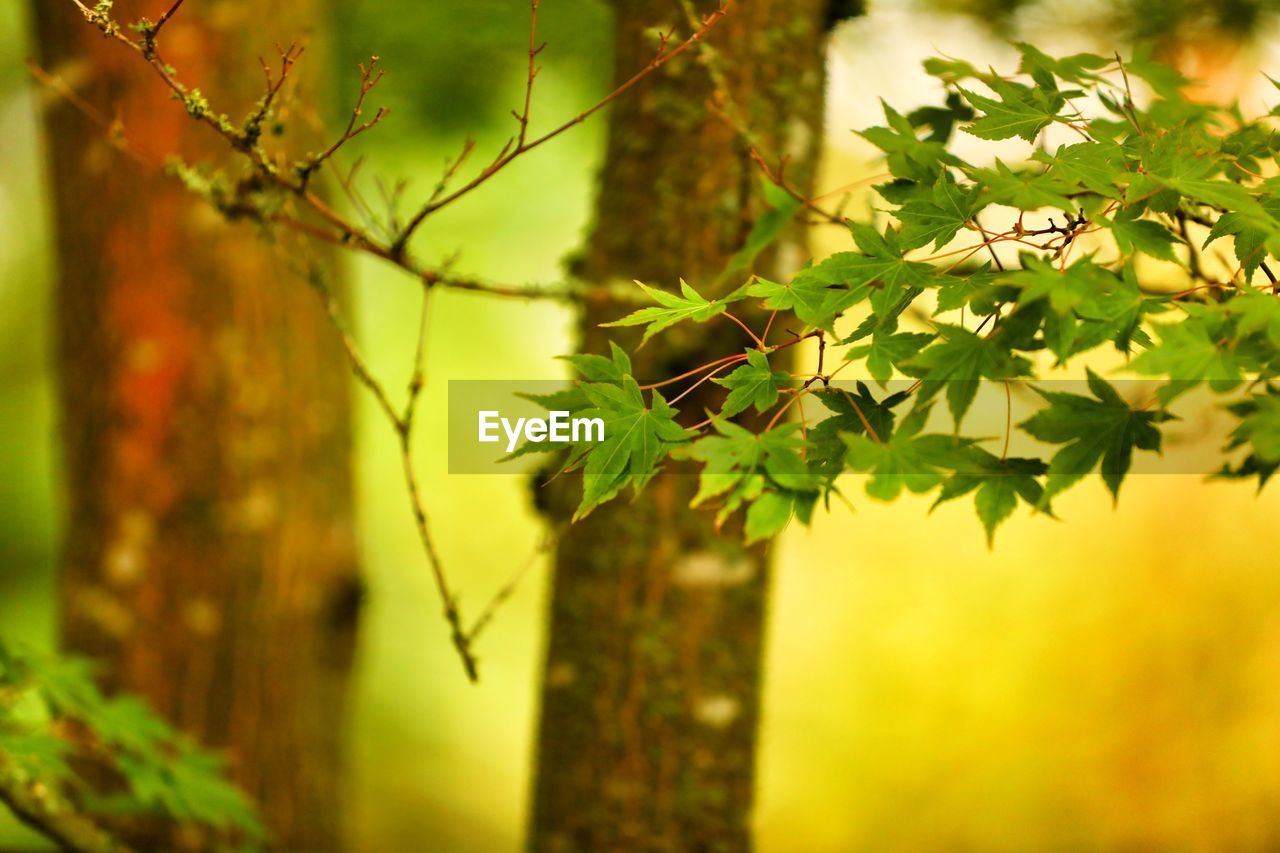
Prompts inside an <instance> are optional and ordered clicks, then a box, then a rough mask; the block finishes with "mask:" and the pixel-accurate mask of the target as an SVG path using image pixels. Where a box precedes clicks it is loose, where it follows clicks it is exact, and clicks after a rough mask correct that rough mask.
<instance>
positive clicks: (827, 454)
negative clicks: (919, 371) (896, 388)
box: [806, 382, 907, 477]
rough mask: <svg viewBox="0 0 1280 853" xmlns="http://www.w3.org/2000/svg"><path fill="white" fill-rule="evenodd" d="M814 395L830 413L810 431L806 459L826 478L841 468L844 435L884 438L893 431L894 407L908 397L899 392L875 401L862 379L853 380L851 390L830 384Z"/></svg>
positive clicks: (843, 452) (878, 439)
mask: <svg viewBox="0 0 1280 853" xmlns="http://www.w3.org/2000/svg"><path fill="white" fill-rule="evenodd" d="M813 396H815V397H817V398H818V400H819V401H820V402H821V403H822V405H823V406H825V407H826V408H827V409H828V410H830V411H831V412H832V415H831V417H828V418H824V419H822V420H821V421H819V422H818V424H817V426H814V427H812V428H811V429H810V430H809V435H808V442H809V447H808V453H807V456H806V458H807V460H808V462H809V464H810V466H811V468H812V469H813V470H814V471H816V472H818V473H820V474H823V475H825V476H828V477H835V476H836V475H837V474H839V473H840V471H841V470H843V468H844V457H845V452H846V446H845V443H844V436H845V435H869V436H870V437H871V438H872V439H873V440H874V441H880V440H881V439H882V438H887V437H888V436H889V434H890V433H892V432H893V424H894V420H895V418H894V414H893V407H894V406H896V405H898V404H899V403H901V402H902V401H903V400H905V399H907V395H906V394H905V393H898V394H893V395H891V396H889V397H886V398H885V399H883V400H877V399H876V398H875V396H874V395H872V393H871V390H870V389H869V388H867V386H866V385H865V384H864V383H862V382H858V383H856V385H855V386H854V390H853V391H848V390H846V389H845V388H843V387H838V386H837V385H836V384H835V383H833V384H832V386H831V387H829V388H820V389H818V390H817V391H814V392H813ZM868 427H870V433H868Z"/></svg>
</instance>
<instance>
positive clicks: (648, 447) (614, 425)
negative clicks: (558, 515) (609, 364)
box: [574, 376, 690, 519]
mask: <svg viewBox="0 0 1280 853" xmlns="http://www.w3.org/2000/svg"><path fill="white" fill-rule="evenodd" d="M583 391H584V392H585V393H586V395H587V398H588V399H589V400H590V402H591V404H592V408H590V409H587V410H586V411H584V412H583V413H582V416H583V417H587V418H600V419H602V420H603V421H604V424H605V428H604V436H605V437H604V441H602V442H599V443H597V444H592V445H590V449H589V450H588V451H587V452H586V454H585V459H586V462H585V465H584V466H583V471H582V475H583V486H582V501H581V503H579V504H578V509H577V511H576V512H575V513H574V518H575V519H578V518H582V517H583V516H585V515H587V514H588V513H589V512H591V510H592V509H594V508H595V507H597V506H599V505H600V504H602V503H604V502H605V501H607V500H610V499H611V498H613V497H615V496H616V495H617V494H618V492H620V491H622V489H623V488H625V487H626V486H628V485H630V486H634V487H635V488H636V489H641V488H644V486H645V484H647V483H648V482H649V480H651V479H652V478H653V476H654V475H655V474H657V472H658V463H659V462H660V461H661V460H662V458H663V457H664V456H665V455H666V454H667V453H668V452H669V451H670V449H671V448H672V447H673V446H674V445H676V444H679V443H682V442H684V441H686V440H687V439H688V438H689V436H690V433H689V432H688V431H687V430H685V429H684V428H683V427H682V426H680V425H679V424H677V423H676V421H675V416H676V414H677V412H676V410H675V409H673V408H671V407H670V406H669V405H667V401H666V400H665V399H663V397H662V395H661V394H659V393H658V392H657V391H654V392H653V405H652V407H650V406H646V405H645V401H644V394H643V392H642V391H641V390H640V386H639V385H638V384H636V381H635V379H633V378H631V377H630V376H627V377H624V378H623V380H622V382H621V383H620V384H618V385H609V384H590V385H584V386H583Z"/></svg>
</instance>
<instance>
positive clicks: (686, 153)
mask: <svg viewBox="0 0 1280 853" xmlns="http://www.w3.org/2000/svg"><path fill="white" fill-rule="evenodd" d="M614 5H615V9H616V14H617V23H616V48H615V49H616V57H615V67H616V75H617V78H618V79H622V78H624V77H627V76H629V75H630V74H632V73H634V71H635V69H637V68H640V67H641V66H643V65H644V64H645V63H646V62H647V61H648V60H649V58H650V57H651V56H652V54H653V51H654V49H655V42H654V40H653V31H654V30H655V29H661V30H668V29H670V28H671V27H672V26H673V25H676V24H682V23H683V18H682V17H681V15H680V11H679V10H680V5H679V3H677V2H673V0H617V2H615V4H614ZM697 7H698V9H699V11H701V12H709V11H711V10H712V9H714V7H715V4H714V3H711V2H701V3H698V4H697ZM827 7H828V2H827V0H751V2H741V3H738V4H736V5H735V7H734V9H733V11H732V12H731V13H730V14H729V15H728V17H726V18H725V19H724V21H723V22H721V24H720V25H719V26H718V27H717V28H716V30H715V31H714V33H713V34H712V37H711V39H710V41H711V43H712V44H713V45H714V47H715V50H716V55H717V56H718V58H719V63H718V64H719V67H720V68H721V69H722V70H723V72H724V75H725V78H726V83H727V85H728V88H729V90H730V92H731V94H732V100H733V102H735V103H736V104H737V105H738V107H740V109H741V111H742V114H743V115H742V117H743V118H744V119H745V120H746V123H747V124H748V125H749V127H750V128H751V130H752V131H753V132H754V133H755V134H756V135H757V136H758V139H759V142H760V144H761V145H762V147H763V148H764V149H766V150H768V151H770V152H771V153H772V154H773V155H775V156H776V155H779V154H783V153H785V154H787V155H789V156H790V158H791V161H790V165H789V166H788V170H787V175H788V178H789V179H790V180H791V181H793V182H794V183H795V184H796V186H798V187H799V188H800V189H801V190H802V191H806V192H807V191H808V190H809V189H810V187H811V185H812V179H813V172H814V165H815V160H816V155H817V151H818V148H819V145H820V143H821V137H822V129H823V128H822V113H823V95H824V83H825V76H824V70H825V24H826V20H825V18H826V15H825V13H826V12H827V11H828V8H827ZM686 32H687V29H686ZM696 53H697V52H696V51H695V52H694V54H696ZM694 54H691V55H689V56H688V57H687V58H682V59H681V60H679V61H678V62H676V63H673V64H672V65H671V66H668V69H667V70H665V71H664V72H663V73H662V74H659V75H658V76H657V77H656V78H654V79H652V80H649V81H647V82H646V83H645V84H644V86H643V87H642V88H641V89H640V90H638V91H637V92H635V93H633V94H631V95H629V96H628V97H626V98H624V99H622V100H621V101H620V102H619V103H618V104H617V105H615V106H614V107H613V113H612V118H611V124H610V130H609V141H608V149H607V155H606V161H605V165H604V169H603V174H602V176H601V184H600V195H599V201H598V203H597V213H596V222H595V227H594V232H593V234H592V237H591V240H590V241H589V244H588V247H587V249H586V251H585V254H584V257H583V258H582V259H581V260H580V261H579V264H578V269H577V270H576V272H577V273H578V274H579V275H581V276H582V277H584V278H585V279H587V280H589V281H593V282H597V283H600V284H605V283H608V282H611V281H615V280H624V281H629V280H631V279H640V280H643V281H647V282H649V283H651V284H655V285H660V286H664V287H672V286H674V284H675V283H676V281H677V279H678V278H680V277H683V278H685V279H687V280H688V281H690V282H691V283H694V284H695V285H700V286H702V287H704V288H705V287H707V286H708V285H710V284H711V282H712V281H713V280H714V279H716V277H717V275H718V274H719V273H720V272H721V271H722V270H723V269H724V267H725V266H726V262H727V261H728V259H729V257H730V256H731V255H732V254H733V253H734V252H735V251H736V250H737V249H739V248H740V247H741V246H742V244H743V242H744V240H745V237H746V235H747V233H748V232H749V230H750V228H751V225H752V222H753V220H754V219H755V218H756V217H757V216H759V214H760V213H761V212H762V209H763V206H762V199H761V191H760V189H761V184H760V178H759V173H758V170H757V168H756V167H755V165H754V164H753V163H752V162H751V160H750V158H749V156H748V152H749V148H748V146H747V145H746V144H745V143H744V142H743V141H742V140H741V139H740V138H739V136H738V134H737V133H736V132H735V131H734V130H733V129H732V128H731V127H729V126H728V125H727V124H726V123H725V122H724V121H723V120H722V119H720V118H717V117H716V116H715V115H713V114H712V113H711V112H710V111H709V110H708V109H707V107H706V102H707V100H708V99H709V98H711V97H712V95H713V91H714V85H713V83H712V80H711V76H710V75H709V74H708V71H707V68H706V66H705V64H704V63H703V62H702V61H701V60H700V59H699V57H697V56H696V55H694ZM804 249H805V247H804V245H803V233H802V229H800V228H796V229H795V230H794V231H793V232H792V233H790V234H789V235H787V237H786V238H785V239H784V240H783V241H782V243H781V244H780V245H779V246H778V247H777V248H776V249H775V251H774V252H772V253H770V255H769V256H766V257H764V258H762V259H761V261H760V262H758V263H757V264H756V269H758V270H759V271H760V272H762V273H772V272H774V271H775V270H777V269H779V268H792V269H794V268H795V267H796V266H798V265H799V262H800V261H802V260H803V259H804V257H805V251H804ZM740 283H741V279H737V280H734V281H729V282H725V285H726V286H736V285H737V284H740ZM621 313H624V309H622V308H620V307H618V306H609V305H604V306H597V307H594V308H592V309H589V310H588V311H587V312H586V315H585V317H584V318H583V325H582V329H581V334H582V337H583V344H584V348H585V350H586V351H591V352H605V351H607V344H606V340H607V339H608V337H613V338H614V339H616V340H619V341H620V342H623V343H626V344H630V345H632V346H634V344H635V342H636V339H635V338H625V337H624V336H623V335H616V334H612V333H614V332H617V331H618V330H614V329H610V330H601V329H600V328H599V327H598V324H599V323H601V322H603V321H606V320H610V319H616V317H617V316H619V315H620V314H621ZM755 319H756V320H757V322H759V318H755ZM762 326H763V323H762V322H760V323H759V325H758V326H757V328H758V329H760V328H761V327H762ZM606 332H607V333H610V334H608V335H606ZM748 343H749V340H748V339H747V338H746V337H745V335H743V333H742V331H741V330H740V329H738V328H736V327H735V326H733V325H732V324H731V323H723V324H718V323H714V322H713V323H710V324H707V325H704V326H688V327H677V328H676V329H673V330H671V331H669V332H666V333H664V335H663V339H662V340H661V341H655V342H654V343H651V344H650V345H649V346H648V347H646V348H644V349H642V350H640V351H639V352H638V353H637V354H636V360H635V372H636V375H637V376H638V377H641V381H642V382H643V381H645V378H651V379H656V378H663V377H669V376H674V375H678V374H680V373H683V372H685V371H686V370H689V369H692V368H693V367H696V366H697V365H699V364H702V363H705V362H706V361H708V360H710V359H712V358H715V357H719V356H721V355H724V354H726V353H731V352H734V351H736V350H738V349H740V348H741V347H743V346H744V345H747V344H748ZM704 387H707V388H708V390H709V391H710V393H711V394H713V395H714V394H715V393H716V392H715V391H714V390H713V389H714V386H704ZM721 393H723V392H721ZM710 399H711V398H710V397H706V396H703V397H701V398H700V399H699V398H698V397H697V396H696V395H695V396H693V397H690V398H686V400H685V401H682V403H681V408H682V410H684V411H686V412H695V413H696V412H700V411H701V410H702V407H703V405H704V404H705V403H706V402H707V401H708V400H710ZM695 420H696V418H695ZM563 479H564V480H565V481H567V480H569V479H570V478H563ZM560 482H561V481H560V480H556V481H553V482H552V483H551V484H549V485H546V486H544V487H542V488H540V489H539V492H540V499H541V500H543V501H544V502H545V503H546V504H547V510H548V512H549V514H550V515H551V516H552V517H554V518H557V519H564V518H566V517H568V516H569V515H570V514H571V513H572V510H573V504H574V503H575V502H576V498H577V494H576V484H575V486H573V487H571V488H564V487H561V486H559V485H558V484H559V483H560ZM695 486H696V478H694V477H692V476H689V475H687V474H682V473H669V474H663V475H661V476H659V477H658V478H657V479H655V480H654V481H653V483H652V484H651V485H650V486H649V487H648V488H647V489H646V491H645V494H643V495H642V496H641V497H640V498H639V499H638V500H635V501H631V500H630V499H629V498H627V497H624V498H622V499H620V500H617V501H614V502H613V503H611V504H608V505H606V506H604V507H601V508H599V509H597V510H596V511H595V512H594V513H593V514H592V515H591V516H589V517H588V518H587V519H586V520H584V521H582V522H580V523H578V524H576V525H573V526H572V527H570V528H569V529H568V530H567V532H566V533H565V535H564V536H563V538H562V539H561V540H560V542H559V545H558V550H557V553H556V557H555V576H554V592H553V598H552V603H551V637H550V644H549V649H548V652H547V660H546V668H545V673H544V680H543V693H542V718H541V723H540V731H539V739H538V769H537V776H536V783H535V784H536V790H535V792H534V803H533V816H532V827H531V840H530V844H531V847H532V848H533V849H536V850H552V851H560V850H565V851H594V850H744V849H748V848H749V847H750V844H751V842H750V817H751V804H752V794H753V776H754V770H755V753H756V730H757V724H758V720H759V705H760V678H761V653H762V649H763V635H764V624H765V621H764V620H765V609H766V593H767V590H768V563H767V553H766V549H765V548H763V547H755V548H750V549H748V548H744V547H743V546H742V544H741V542H742V536H741V533H740V531H737V530H725V531H723V532H717V531H716V530H715V529H714V528H713V526H712V518H711V514H709V513H707V512H705V511H694V510H691V509H689V508H688V503H689V500H690V498H691V497H692V495H693V492H694V490H695Z"/></svg>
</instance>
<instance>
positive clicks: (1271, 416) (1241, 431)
mask: <svg viewBox="0 0 1280 853" xmlns="http://www.w3.org/2000/svg"><path fill="white" fill-rule="evenodd" d="M1232 411H1233V412H1234V413H1235V414H1237V415H1239V416H1240V424H1239V426H1237V427H1236V428H1235V430H1234V431H1232V433H1231V444H1230V447H1240V446H1241V445H1244V444H1246V443H1247V444H1250V445H1252V447H1253V452H1254V455H1255V456H1256V457H1257V459H1258V460H1259V462H1261V463H1263V464H1265V465H1275V464H1276V463H1280V395H1276V394H1275V393H1268V394H1259V395H1255V396H1253V397H1250V398H1249V399H1248V400H1246V401H1244V402H1243V403H1239V404H1236V405H1235V406H1234V407H1232Z"/></svg>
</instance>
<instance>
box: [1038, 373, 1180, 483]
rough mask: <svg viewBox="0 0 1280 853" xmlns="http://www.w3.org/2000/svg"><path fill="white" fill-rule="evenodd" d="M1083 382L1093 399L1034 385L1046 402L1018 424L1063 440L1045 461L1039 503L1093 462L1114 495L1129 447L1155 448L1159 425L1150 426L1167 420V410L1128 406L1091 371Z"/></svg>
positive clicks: (1044, 438) (1157, 447)
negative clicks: (1153, 410)
mask: <svg viewBox="0 0 1280 853" xmlns="http://www.w3.org/2000/svg"><path fill="white" fill-rule="evenodd" d="M1088 382H1089V390H1090V391H1092V392H1093V395H1094V397H1093V398H1090V397H1085V396H1082V395H1079V394H1068V393H1064V392H1060V391H1044V390H1042V389H1039V388H1037V389H1036V393H1038V394H1039V395H1040V396H1041V397H1043V398H1044V399H1045V400H1046V401H1047V402H1048V403H1049V406H1048V408H1046V409H1042V410H1041V411H1039V412H1037V413H1036V414H1034V415H1032V416H1031V417H1030V418H1028V419H1027V420H1026V421H1024V422H1023V423H1021V424H1019V427H1020V428H1021V429H1022V430H1024V431H1025V432H1027V433H1028V434H1029V435H1031V436H1032V437H1033V438H1036V439H1039V440H1040V441H1045V442H1048V443H1050V444H1063V445H1065V446H1064V447H1063V448H1062V449H1061V450H1059V451H1058V452H1057V453H1055V454H1054V456H1053V459H1052V460H1050V462H1049V472H1048V474H1049V477H1048V482H1047V484H1046V486H1045V490H1044V496H1043V498H1042V503H1043V502H1047V501H1048V499H1049V498H1051V497H1053V496H1054V495H1056V494H1057V493H1058V492H1061V491H1062V490H1063V489H1065V488H1067V487H1068V486H1070V485H1072V484H1073V483H1075V482H1077V481H1078V480H1080V479H1081V478H1083V477H1084V476H1085V475H1086V474H1088V473H1089V472H1090V471H1092V470H1093V469H1094V468H1095V467H1098V466H1099V464H1101V469H1102V479H1103V481H1104V482H1105V483H1106V484H1107V488H1108V489H1110V490H1111V494H1112V496H1113V497H1114V498H1119V495H1120V484H1121V482H1122V481H1123V480H1124V477H1125V475H1126V474H1127V473H1128V472H1129V467H1130V465H1131V464H1132V461H1133V451H1134V449H1135V448H1137V449H1139V450H1151V451H1155V452H1157V453H1158V452H1159V451H1160V430H1158V429H1157V428H1156V426H1155V425H1156V424H1157V423H1160V422H1162V421H1164V420H1167V419H1168V416H1167V415H1165V414H1163V413H1161V412H1148V411H1144V410H1142V409H1134V408H1132V407H1131V406H1130V405H1129V404H1128V403H1126V402H1125V401H1124V400H1123V399H1122V398H1121V397H1120V395H1119V394H1117V393H1116V391H1115V389H1114V388H1112V387H1111V385H1110V384H1109V383H1108V382H1107V381H1106V380H1104V379H1102V378H1101V377H1100V376H1098V375H1097V374H1096V373H1094V372H1093V371H1089V374H1088Z"/></svg>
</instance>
